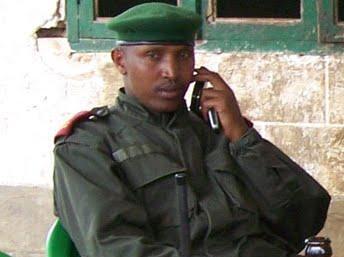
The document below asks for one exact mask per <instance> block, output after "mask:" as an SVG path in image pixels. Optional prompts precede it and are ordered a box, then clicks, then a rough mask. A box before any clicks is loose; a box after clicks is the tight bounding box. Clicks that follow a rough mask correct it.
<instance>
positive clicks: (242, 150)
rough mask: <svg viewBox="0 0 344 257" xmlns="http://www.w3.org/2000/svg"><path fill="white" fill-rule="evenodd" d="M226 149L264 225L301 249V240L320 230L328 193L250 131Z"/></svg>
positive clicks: (284, 156) (324, 216)
mask: <svg viewBox="0 0 344 257" xmlns="http://www.w3.org/2000/svg"><path fill="white" fill-rule="evenodd" d="M229 148H230V152H231V154H232V156H233V157H234V158H235V160H236V162H237V164H238V165H239V166H240V170H241V171H242V173H243V174H242V177H243V180H244V183H245V184H246V186H247V187H248V188H249V190H250V191H251V193H252V195H253V197H254V200H255V202H256V203H257V204H258V206H259V208H260V211H261V213H262V217H263V219H264V220H265V222H266V224H267V225H268V226H269V228H270V229H271V230H272V231H273V232H274V233H276V234H278V235H279V236H281V237H282V238H284V239H285V240H286V241H287V242H288V243H290V244H291V246H292V247H293V248H295V249H297V250H301V249H302V248H303V246H304V239H305V238H307V237H309V236H311V235H315V234H317V233H318V232H319V231H320V230H321V228H322V227H323V225H324V223H325V220H326V216H327V210H328V206H329V203H330V196H329V194H328V193H327V192H326V190H325V189H324V188H323V187H322V186H321V185H320V184H319V183H317V182H316V181H315V180H314V179H313V178H312V177H311V176H310V175H308V173H307V172H305V171H304V170H303V169H302V168H301V167H300V166H299V165H297V164H296V163H295V162H293V161H292V160H291V159H290V158H289V157H288V156H287V155H285V154H284V153H283V152H282V151H281V150H279V149H278V148H277V147H276V146H274V145H273V144H271V143H270V142H268V141H267V140H265V139H263V138H262V137H261V136H260V135H259V134H258V132H257V131H256V130H254V129H253V128H252V129H250V130H249V131H248V132H247V133H246V134H245V135H244V136H243V137H242V138H241V139H240V140H239V141H237V142H235V143H230V145H229Z"/></svg>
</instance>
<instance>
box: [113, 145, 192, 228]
mask: <svg viewBox="0 0 344 257" xmlns="http://www.w3.org/2000/svg"><path fill="white" fill-rule="evenodd" d="M112 155H113V158H114V159H115V160H116V161H117V162H118V163H119V164H120V167H121V171H122V172H123V173H124V174H123V175H124V176H125V178H126V180H127V181H128V183H129V184H130V187H131V188H132V190H133V191H134V192H135V193H136V195H137V197H138V198H139V199H140V200H141V201H142V202H143V203H144V206H145V208H146V210H147V214H148V217H149V219H150V221H151V223H152V226H153V228H155V229H157V230H163V229H165V228H166V227H171V226H178V223H179V221H178V213H177V209H178V208H177V206H178V202H177V193H176V183H175V178H174V175H175V174H176V173H179V172H186V173H187V170H186V169H185V167H183V165H181V164H180V163H179V162H178V161H176V160H174V159H173V158H172V157H171V156H169V155H168V154H167V153H164V152H163V150H162V149H160V148H158V147H156V146H151V145H148V144H142V145H132V146H129V147H127V148H122V149H119V150H117V151H116V152H114V153H113V154H112ZM188 203H189V215H190V216H191V214H192V211H193V209H194V207H195V204H196V197H195V194H194V192H193V190H192V188H191V187H190V186H189V185H188Z"/></svg>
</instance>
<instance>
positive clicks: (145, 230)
mask: <svg viewBox="0 0 344 257" xmlns="http://www.w3.org/2000/svg"><path fill="white" fill-rule="evenodd" d="M54 155H55V168H54V200H55V211H56V213H57V215H58V216H59V218H60V220H61V222H62V224H63V226H64V228H65V229H66V230H67V231H68V233H69V235H70V236H71V238H72V240H73V242H74V243H75V245H76V247H77V249H78V251H79V253H80V255H81V256H87V257H95V256H97V257H110V256H111V257H114V256H130V257H141V256H142V257H150V256H154V257H157V256H159V257H160V256H161V257H170V256H171V257H172V256H175V257H177V256H179V254H178V251H177V249H175V248H172V247H169V246H165V245H162V244H159V243H158V242H157V241H156V240H155V238H154V235H153V232H152V230H151V228H150V227H149V224H148V222H147V215H146V212H145V210H144V208H143V206H141V205H140V203H139V202H138V201H137V200H136V198H135V196H134V194H133V192H132V191H130V189H129V188H128V187H127V186H126V185H125V184H124V183H123V182H122V181H123V180H122V179H120V175H118V174H119V173H118V167H116V165H115V162H114V161H113V160H112V159H111V156H109V154H108V153H106V152H104V151H102V150H100V149H97V148H96V147H90V146H86V145H80V144H76V143H64V144H61V145H58V146H56V148H55V150H54Z"/></svg>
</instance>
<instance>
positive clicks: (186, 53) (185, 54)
mask: <svg viewBox="0 0 344 257" xmlns="http://www.w3.org/2000/svg"><path fill="white" fill-rule="evenodd" d="M179 57H180V58H181V59H189V58H191V57H192V51H190V50H183V51H180V53H179Z"/></svg>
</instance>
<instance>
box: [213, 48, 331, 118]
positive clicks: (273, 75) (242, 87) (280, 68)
mask: <svg viewBox="0 0 344 257" xmlns="http://www.w3.org/2000/svg"><path fill="white" fill-rule="evenodd" d="M219 72H220V73H221V74H223V76H224V78H225V79H226V80H227V81H228V83H229V84H230V85H231V87H232V88H233V90H234V91H235V92H236V94H237V97H238V99H239V101H240V103H241V107H242V110H243V112H245V113H247V114H248V116H249V117H251V118H252V119H254V120H261V121H280V122H324V120H325V113H324V111H325V108H324V106H325V69H324V61H323V59H322V58H321V57H319V56H298V55H283V54H256V53H246V54H227V55H226V54H224V55H223V60H222V62H221V64H220V68H219Z"/></svg>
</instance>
